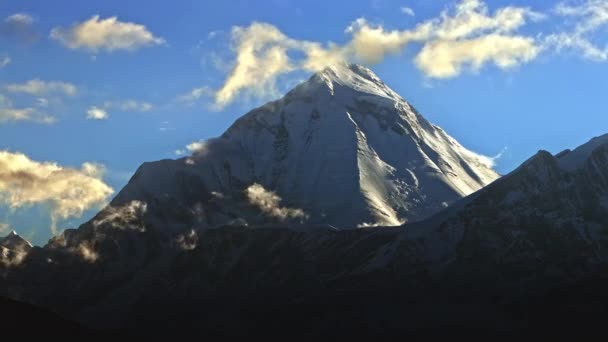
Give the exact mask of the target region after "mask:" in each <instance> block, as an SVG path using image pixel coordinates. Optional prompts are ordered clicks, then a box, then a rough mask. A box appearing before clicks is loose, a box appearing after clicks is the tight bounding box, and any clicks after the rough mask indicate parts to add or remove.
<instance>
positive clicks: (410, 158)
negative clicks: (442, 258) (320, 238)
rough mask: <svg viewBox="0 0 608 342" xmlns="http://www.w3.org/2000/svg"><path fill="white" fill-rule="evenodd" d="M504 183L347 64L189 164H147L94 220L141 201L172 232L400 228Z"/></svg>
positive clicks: (253, 117)
mask: <svg viewBox="0 0 608 342" xmlns="http://www.w3.org/2000/svg"><path fill="white" fill-rule="evenodd" d="M497 178H498V174H497V173H496V172H495V171H493V170H492V168H491V167H490V165H488V162H487V158H486V159H484V158H483V157H481V156H478V155H476V154H475V153H473V152H471V151H469V150H467V149H466V148H464V147H463V146H462V145H460V144H459V143H458V142H457V141H456V140H454V139H453V138H452V137H450V136H449V135H448V134H447V133H446V132H445V131H443V130H442V129H441V128H439V127H437V126H435V125H433V124H431V123H429V122H428V121H427V120H426V119H424V118H423V117H422V116H421V115H420V114H418V112H417V111H416V110H415V109H414V108H413V107H412V106H411V105H410V104H409V103H407V102H406V101H405V100H404V99H403V98H402V97H400V96H399V95H397V94H396V93H395V92H394V91H392V90H391V89H390V88H388V87H387V86H386V85H385V84H384V83H383V82H382V81H381V80H380V79H379V78H378V77H377V76H376V75H375V74H374V73H373V72H372V71H370V70H369V69H367V68H364V67H362V66H359V65H347V64H341V65H337V66H334V67H329V68H327V69H325V70H324V71H322V72H319V73H317V74H315V75H313V76H312V77H311V78H310V79H309V80H308V81H306V82H303V83H302V84H300V85H298V86H297V87H296V88H295V89H293V90H292V91H290V92H289V93H287V94H286V95H285V96H284V97H283V98H282V99H280V100H278V101H274V102H270V103H267V104H266V105H264V106H262V107H260V108H257V109H255V110H253V111H251V112H249V113H248V114H246V115H244V116H243V117H241V118H240V119H238V120H237V121H236V122H235V123H234V124H233V125H232V126H231V127H230V128H228V130H227V131H226V132H225V133H224V134H223V135H222V136H221V137H219V138H216V139H212V140H209V141H206V142H204V143H200V144H199V149H198V150H197V151H196V152H195V153H194V154H193V155H192V156H190V157H187V158H182V159H178V160H162V161H159V162H152V163H145V164H143V165H142V166H141V167H140V168H139V169H138V170H137V172H136V173H135V175H134V176H133V178H132V179H131V180H130V182H129V183H128V184H127V186H126V187H125V188H124V189H123V190H122V191H121V192H120V193H119V194H118V195H117V196H116V198H115V199H114V200H113V201H112V203H111V205H110V207H109V208H108V209H107V210H105V211H104V213H103V214H102V215H100V216H98V218H97V220H106V219H107V218H108V217H114V214H115V212H116V211H120V210H123V209H124V208H128V207H130V206H132V205H136V206H137V205H145V206H146V209H147V213H146V214H145V215H144V221H145V224H163V225H165V226H171V227H173V228H172V229H174V230H177V231H179V230H183V229H190V228H193V227H194V228H201V227H213V226H219V225H222V224H227V223H231V222H238V223H239V224H245V223H247V224H249V225H260V224H269V223H279V222H292V223H303V222H306V223H308V224H329V225H332V226H336V227H339V228H355V227H357V226H364V225H389V226H395V225H399V224H401V223H403V222H409V221H416V220H420V219H423V218H425V217H427V216H429V215H431V214H434V213H436V212H438V211H440V210H441V209H443V208H444V207H446V206H448V205H449V204H451V203H453V202H454V201H456V200H458V199H460V198H462V197H464V196H466V195H468V194H470V193H472V192H475V191H476V190H479V189H480V188H482V187H483V186H485V185H487V184H489V183H491V182H492V181H494V180H495V179H497ZM281 200H282V201H281ZM121 208H123V209H121ZM345 212H348V213H349V214H348V215H344V213H345Z"/></svg>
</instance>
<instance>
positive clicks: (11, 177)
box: [0, 151, 113, 230]
mask: <svg viewBox="0 0 608 342" xmlns="http://www.w3.org/2000/svg"><path fill="white" fill-rule="evenodd" d="M103 172H104V168H103V166H101V165H98V164H93V163H84V164H83V165H82V167H81V168H80V169H74V168H67V167H63V166H60V165H58V164H57V163H53V162H38V161H34V160H32V159H30V158H29V157H28V156H26V155H24V154H21V153H12V152H8V151H0V202H3V203H5V204H7V205H8V206H9V207H10V208H11V209H17V208H21V207H27V206H31V205H37V204H47V205H49V206H50V208H51V209H50V210H51V212H50V215H51V218H52V220H53V226H52V227H51V228H52V229H53V230H54V228H55V223H56V222H57V220H63V219H66V218H69V217H78V216H81V215H82V214H83V212H84V211H85V210H88V209H90V208H93V207H96V206H100V205H103V204H104V203H105V201H106V200H107V198H108V197H109V196H110V195H111V194H112V193H113V189H112V188H110V187H109V186H108V185H106V184H105V183H104V182H103V180H102V179H101V177H102V175H103Z"/></svg>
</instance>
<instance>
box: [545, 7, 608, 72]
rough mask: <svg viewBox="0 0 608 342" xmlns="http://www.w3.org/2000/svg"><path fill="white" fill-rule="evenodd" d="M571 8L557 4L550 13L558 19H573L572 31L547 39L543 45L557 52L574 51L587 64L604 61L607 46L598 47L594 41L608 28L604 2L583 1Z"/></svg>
mask: <svg viewBox="0 0 608 342" xmlns="http://www.w3.org/2000/svg"><path fill="white" fill-rule="evenodd" d="M571 4H572V2H562V3H559V4H558V5H557V6H556V7H555V8H554V10H553V11H554V13H555V14H556V15H558V16H560V17H567V18H570V19H574V24H573V27H572V28H571V29H570V30H569V31H565V32H560V33H554V34H551V35H549V36H547V38H546V41H545V42H546V45H547V46H548V47H552V48H555V49H556V50H557V51H562V50H566V49H570V50H573V51H578V52H580V53H581V54H582V56H583V57H584V58H586V59H589V60H593V61H599V62H603V61H608V46H606V45H604V46H603V47H601V46H599V45H598V44H599V43H598V42H597V40H599V37H601V35H599V36H598V35H597V34H596V33H597V32H598V31H599V30H600V29H603V28H606V27H608V1H605V0H587V1H584V2H576V4H573V5H571Z"/></svg>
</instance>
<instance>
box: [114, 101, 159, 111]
mask: <svg viewBox="0 0 608 342" xmlns="http://www.w3.org/2000/svg"><path fill="white" fill-rule="evenodd" d="M103 107H104V108H105V109H112V108H114V109H118V110H120V111H123V112H149V111H151V110H152V109H153V108H154V105H152V104H151V103H149V102H145V101H138V100H134V99H128V100H123V101H107V102H105V103H104V104H103Z"/></svg>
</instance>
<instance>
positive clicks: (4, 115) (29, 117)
mask: <svg viewBox="0 0 608 342" xmlns="http://www.w3.org/2000/svg"><path fill="white" fill-rule="evenodd" d="M10 121H32V122H37V123H43V124H52V123H54V122H55V121H56V119H55V117H53V116H51V115H48V114H46V113H43V112H40V111H38V110H37V109H36V108H31V107H28V108H0V123H2V122H10Z"/></svg>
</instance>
